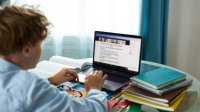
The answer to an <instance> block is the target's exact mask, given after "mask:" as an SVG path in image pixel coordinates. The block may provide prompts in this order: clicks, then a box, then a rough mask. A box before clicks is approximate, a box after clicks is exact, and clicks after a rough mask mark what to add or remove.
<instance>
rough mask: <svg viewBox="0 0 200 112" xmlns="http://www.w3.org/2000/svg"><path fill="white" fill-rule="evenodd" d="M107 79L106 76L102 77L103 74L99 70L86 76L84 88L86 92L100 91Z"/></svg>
mask: <svg viewBox="0 0 200 112" xmlns="http://www.w3.org/2000/svg"><path fill="white" fill-rule="evenodd" d="M107 77H108V75H106V74H105V75H103V72H102V71H101V70H100V71H98V70H96V71H95V72H94V73H93V74H90V75H88V76H87V77H86V78H85V83H84V85H85V88H86V90H87V91H89V90H90V89H98V90H101V89H102V87H103V85H104V81H105V79H106V78H107Z"/></svg>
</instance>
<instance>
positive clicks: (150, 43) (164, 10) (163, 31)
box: [140, 0, 169, 64]
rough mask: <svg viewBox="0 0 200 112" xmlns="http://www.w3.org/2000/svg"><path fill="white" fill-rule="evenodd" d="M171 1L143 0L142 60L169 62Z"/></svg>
mask: <svg viewBox="0 0 200 112" xmlns="http://www.w3.org/2000/svg"><path fill="white" fill-rule="evenodd" d="M168 9H169V0H143V1H142V14H141V16H142V17H141V29H140V34H141V35H142V36H143V52H142V59H143V60H147V61H153V62H157V63H162V64H166V62H167V31H168V30H167V29H168Z"/></svg>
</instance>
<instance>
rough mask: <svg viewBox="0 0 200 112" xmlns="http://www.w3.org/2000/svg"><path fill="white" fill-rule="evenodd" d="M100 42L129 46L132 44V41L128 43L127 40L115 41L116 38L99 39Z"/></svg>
mask: <svg viewBox="0 0 200 112" xmlns="http://www.w3.org/2000/svg"><path fill="white" fill-rule="evenodd" d="M99 41H101V42H109V43H115V44H121V45H129V44H130V41H127V40H121V39H114V38H104V37H99Z"/></svg>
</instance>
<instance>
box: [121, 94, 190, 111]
mask: <svg viewBox="0 0 200 112" xmlns="http://www.w3.org/2000/svg"><path fill="white" fill-rule="evenodd" d="M185 94H186V92H185V93H183V94H182V95H181V96H180V98H178V99H177V100H176V101H175V102H174V103H173V104H172V105H171V106H163V105H160V104H156V103H154V102H151V101H148V100H145V99H142V98H139V97H135V96H132V95H130V94H126V93H124V94H122V98H124V99H126V100H129V101H132V102H135V103H138V104H143V105H147V106H150V107H154V108H157V109H161V110H166V111H175V110H176V109H177V108H178V106H179V105H180V103H181V101H182V100H183V98H184V96H185Z"/></svg>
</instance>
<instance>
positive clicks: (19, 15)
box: [0, 6, 50, 55]
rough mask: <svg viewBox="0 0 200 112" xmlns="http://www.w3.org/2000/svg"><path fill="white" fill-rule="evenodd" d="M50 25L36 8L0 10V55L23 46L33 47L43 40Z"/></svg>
mask: <svg viewBox="0 0 200 112" xmlns="http://www.w3.org/2000/svg"><path fill="white" fill-rule="evenodd" d="M49 25H50V23H49V22H48V20H47V18H46V17H45V16H44V15H43V14H42V13H41V12H40V11H39V10H37V9H36V8H33V7H26V6H5V7H3V8H1V9H0V54H1V55H7V54H10V53H14V52H17V51H19V50H21V48H22V47H23V46H24V45H32V46H34V45H35V44H36V43H37V42H39V41H42V40H44V39H45V38H46V37H47V34H48V26H49Z"/></svg>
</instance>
